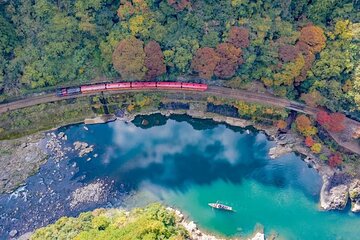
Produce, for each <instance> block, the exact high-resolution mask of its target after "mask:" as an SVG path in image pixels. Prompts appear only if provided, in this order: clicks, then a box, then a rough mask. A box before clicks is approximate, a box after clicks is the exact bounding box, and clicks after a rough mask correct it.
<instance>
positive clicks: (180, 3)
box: [167, 0, 191, 12]
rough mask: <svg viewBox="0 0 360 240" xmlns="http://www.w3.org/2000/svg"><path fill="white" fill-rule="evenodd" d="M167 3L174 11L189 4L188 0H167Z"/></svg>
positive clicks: (180, 9)
mask: <svg viewBox="0 0 360 240" xmlns="http://www.w3.org/2000/svg"><path fill="white" fill-rule="evenodd" d="M167 2H168V4H169V5H170V6H172V7H173V8H175V9H176V11H179V12H180V11H182V10H184V9H185V8H186V7H190V6H191V2H190V0H167Z"/></svg>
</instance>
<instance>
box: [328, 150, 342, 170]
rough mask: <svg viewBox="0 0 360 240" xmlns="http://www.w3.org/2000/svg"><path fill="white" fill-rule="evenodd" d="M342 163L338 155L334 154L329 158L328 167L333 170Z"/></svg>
mask: <svg viewBox="0 0 360 240" xmlns="http://www.w3.org/2000/svg"><path fill="white" fill-rule="evenodd" d="M342 162H343V159H342V157H341V155H340V154H339V153H335V154H334V155H332V156H331V157H330V158H329V166H330V167H332V168H334V167H337V166H339V165H340V164H341V163H342Z"/></svg>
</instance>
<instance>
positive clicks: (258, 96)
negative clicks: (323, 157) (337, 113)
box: [0, 86, 316, 115]
mask: <svg viewBox="0 0 360 240" xmlns="http://www.w3.org/2000/svg"><path fill="white" fill-rule="evenodd" d="M129 92H170V93H180V92H183V93H185V94H194V93H196V94H198V95H213V96H217V97H221V98H227V99H237V100H242V101H248V102H256V103H262V104H267V105H272V106H277V107H284V108H288V109H291V110H294V111H298V112H303V113H307V114H312V115H313V114H316V110H315V109H311V108H309V107H307V106H306V105H304V104H301V103H297V102H292V101H290V100H287V99H283V98H279V97H274V96H271V95H266V94H262V93H255V92H248V91H245V90H238V89H231V88H225V87H215V86H209V87H208V89H207V90H206V91H203V92H202V91H194V90H184V89H124V90H115V91H108V92H107V94H121V93H129ZM95 94H97V93H96V92H87V93H83V94H80V95H68V96H57V95H55V94H54V93H47V94H43V95H38V96H33V97H29V98H26V99H21V100H17V101H13V102H9V103H5V104H0V114H1V113H5V112H7V111H12V110H16V109H21V108H25V107H30V106H33V105H38V104H42V103H49V102H55V101H60V100H64V99H72V98H78V97H81V96H89V95H95Z"/></svg>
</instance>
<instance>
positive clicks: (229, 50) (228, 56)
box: [214, 43, 243, 78]
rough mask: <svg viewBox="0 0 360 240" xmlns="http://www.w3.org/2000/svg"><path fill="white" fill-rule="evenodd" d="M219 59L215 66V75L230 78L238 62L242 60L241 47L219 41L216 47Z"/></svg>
mask: <svg viewBox="0 0 360 240" xmlns="http://www.w3.org/2000/svg"><path fill="white" fill-rule="evenodd" d="M216 52H217V54H218V55H219V57H220V61H219V63H218V64H217V66H216V67H215V71H214V73H215V76H217V77H219V78H231V77H232V76H234V74H235V71H236V69H237V68H238V66H239V64H241V63H242V62H243V59H242V57H241V53H242V52H241V49H240V48H237V47H235V46H234V45H232V44H230V43H220V44H219V45H218V46H217V47H216Z"/></svg>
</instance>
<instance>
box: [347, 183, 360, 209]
mask: <svg viewBox="0 0 360 240" xmlns="http://www.w3.org/2000/svg"><path fill="white" fill-rule="evenodd" d="M349 196H350V199H351V211H352V212H360V179H354V180H353V181H352V182H351V184H350V187H349Z"/></svg>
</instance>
